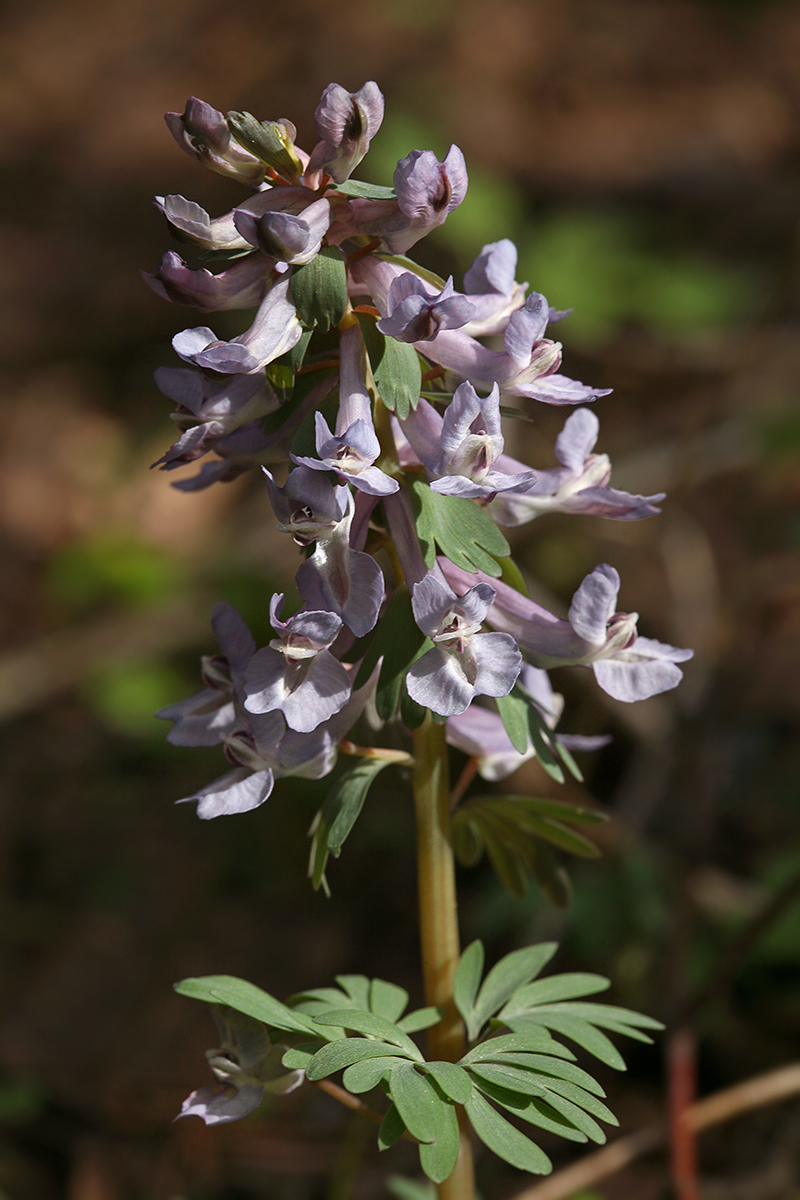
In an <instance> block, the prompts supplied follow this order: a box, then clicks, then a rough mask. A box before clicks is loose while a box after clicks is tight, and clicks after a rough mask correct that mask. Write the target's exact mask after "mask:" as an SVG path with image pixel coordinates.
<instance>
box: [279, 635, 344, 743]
mask: <svg viewBox="0 0 800 1200" xmlns="http://www.w3.org/2000/svg"><path fill="white" fill-rule="evenodd" d="M349 696H350V677H349V675H348V674H347V671H346V670H345V669H344V667H343V666H342V664H341V663H340V662H339V661H338V659H336V658H334V657H333V655H332V654H331V653H330V652H329V651H327V650H323V651H322V652H321V653H320V654H318V655H316V656H315V658H314V659H313V660H312V661H311V662H310V663H309V664H308V670H307V673H306V675H305V678H304V679H303V683H302V684H301V686H300V687H298V688H296V689H295V690H294V691H293V692H290V693H289V694H288V695H287V696H285V697H284V699H283V703H282V705H281V708H282V711H283V715H284V716H285V718H286V724H287V725H288V726H289V728H290V729H294V730H296V731H297V732H298V733H311V731H312V730H314V729H316V728H317V726H318V725H321V724H322V723H323V721H327V720H329V719H330V718H331V717H332V716H333V715H334V713H337V712H339V710H340V709H341V708H343V707H344V705H345V704H346V703H347V700H348V698H349Z"/></svg>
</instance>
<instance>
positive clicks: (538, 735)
mask: <svg viewBox="0 0 800 1200" xmlns="http://www.w3.org/2000/svg"><path fill="white" fill-rule="evenodd" d="M528 731H529V733H530V736H531V745H532V746H533V748H534V750H535V751H536V757H537V758H538V760H539V762H540V763H541V764H542V766H543V767H544V769H545V771H546V772H547V774H548V775H549V776H550V777H551V778H552V779H555V781H556V783H563V782H564V772H563V771H562V770H561V766H560V765H559V762H558V759H557V758H556V756H555V754H554V752H553V750H552V748H551V744H550V739H551V737H552V734H551V732H550V730H549V729H548V727H547V725H546V724H545V722H544V718H543V717H542V715H541V713H540V712H539V710H538V709H537V708H535V707H534V705H533V704H529V705H528Z"/></svg>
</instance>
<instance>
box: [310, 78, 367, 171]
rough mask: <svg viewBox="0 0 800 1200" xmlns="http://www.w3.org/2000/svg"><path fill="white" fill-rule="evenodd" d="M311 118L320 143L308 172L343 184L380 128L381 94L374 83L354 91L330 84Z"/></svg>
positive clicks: (312, 156) (314, 152)
mask: <svg viewBox="0 0 800 1200" xmlns="http://www.w3.org/2000/svg"><path fill="white" fill-rule="evenodd" d="M314 118H315V120H316V122H317V130H318V132H319V135H320V137H321V138H322V141H321V142H319V143H318V144H317V145H316V146H315V147H314V150H313V151H312V153H311V160H310V162H309V164H308V172H307V173H308V174H310V173H311V172H316V171H326V172H327V173H328V175H330V177H331V179H333V181H334V182H335V183H344V181H345V179H347V178H349V176H350V174H351V172H352V171H354V170H355V168H356V167H357V166H358V164H359V163H360V162H361V160H362V158H363V157H364V155H365V154H366V153H367V151H368V150H369V144H370V142H371V141H372V139H373V138H374V136H375V134H376V133H377V132H378V130H379V129H380V127H381V122H382V120H383V95H382V94H381V90H380V88H379V87H378V85H377V83H373V82H370V83H365V84H364V86H363V87H361V88H359V90H358V91H357V92H348V91H347V90H346V89H345V88H343V87H341V86H340V85H339V84H338V83H329V84H328V86H327V87H326V88H325V91H324V92H323V93H322V99H321V100H320V102H319V104H318V105H317V111H316V112H315V113H314Z"/></svg>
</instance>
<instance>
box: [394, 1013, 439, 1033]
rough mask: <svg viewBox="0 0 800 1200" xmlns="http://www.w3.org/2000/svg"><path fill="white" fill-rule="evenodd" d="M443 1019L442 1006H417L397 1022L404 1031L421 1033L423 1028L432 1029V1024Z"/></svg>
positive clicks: (398, 1026) (436, 1023)
mask: <svg viewBox="0 0 800 1200" xmlns="http://www.w3.org/2000/svg"><path fill="white" fill-rule="evenodd" d="M441 1019H442V1010H441V1009H440V1008H434V1007H428V1008H415V1009H414V1011H413V1012H410V1013H408V1014H407V1015H406V1016H405V1017H403V1018H402V1020H400V1021H398V1022H397V1028H398V1029H402V1030H403V1033H419V1031H420V1030H421V1029H430V1027H431V1025H438V1024H439V1022H440V1021H441Z"/></svg>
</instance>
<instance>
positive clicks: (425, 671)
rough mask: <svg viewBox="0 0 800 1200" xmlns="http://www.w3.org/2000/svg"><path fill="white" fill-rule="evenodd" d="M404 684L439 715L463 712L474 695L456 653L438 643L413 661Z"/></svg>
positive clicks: (415, 696)
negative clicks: (450, 652) (449, 651)
mask: <svg viewBox="0 0 800 1200" xmlns="http://www.w3.org/2000/svg"><path fill="white" fill-rule="evenodd" d="M417 586H419V585H417ZM406 687H407V688H408V694H409V696H410V697H411V699H412V700H416V702H417V704H421V705H423V706H424V707H425V708H430V709H431V710H432V711H433V712H435V713H439V715H440V716H443V717H452V716H455V714H456V713H462V712H464V710H465V709H466V708H467V707H468V706H469V703H470V701H471V700H472V698H473V696H474V695H475V688H474V686H473V684H472V683H471V682H470V680H469V679H468V678H467V676H466V675H465V673H464V670H463V668H462V666H461V663H460V662H459V659H458V657H457V656H456V655H455V654H449V653H448V652H447V651H445V650H442V648H441V647H440V646H434V647H433V649H432V650H429V651H428V652H427V654H423V656H422V658H420V659H418V660H417V662H415V663H414V665H413V666H412V667H411V668H410V670H409V672H408V675H407V676H406Z"/></svg>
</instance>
